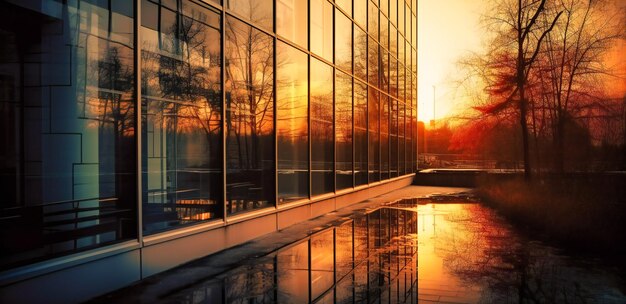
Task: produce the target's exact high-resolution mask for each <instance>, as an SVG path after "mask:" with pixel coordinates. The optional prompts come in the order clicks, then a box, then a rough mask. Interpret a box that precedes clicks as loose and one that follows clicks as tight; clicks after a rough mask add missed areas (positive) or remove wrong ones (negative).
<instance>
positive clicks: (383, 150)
mask: <svg viewBox="0 0 626 304" xmlns="http://www.w3.org/2000/svg"><path fill="white" fill-rule="evenodd" d="M380 174H381V179H388V178H389V98H388V97H387V95H385V94H381V96H380Z"/></svg>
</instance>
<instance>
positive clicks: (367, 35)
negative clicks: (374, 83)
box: [353, 0, 370, 288]
mask: <svg viewBox="0 0 626 304" xmlns="http://www.w3.org/2000/svg"><path fill="white" fill-rule="evenodd" d="M353 1H358V0H353ZM369 6H370V1H369V0H365V113H366V115H365V117H366V119H365V121H366V123H367V128H366V129H365V134H366V135H365V138H366V139H367V153H365V155H366V156H365V157H366V160H367V161H366V165H365V168H366V170H365V172H366V175H367V178H366V179H365V180H366V183H367V184H368V185H369V184H370V148H369V147H370V100H369V95H370V90H369V72H370V71H369V65H370V62H369V58H368V55H369V52H370V50H369V43H370V42H369V41H370V40H369V31H368V30H369V26H370V25H369V23H370V22H369V20H370V19H369V14H370V10H369ZM368 267H369V266H368ZM368 276H369V275H368ZM367 285H368V286H369V278H368V284H367ZM368 288H369V287H368Z"/></svg>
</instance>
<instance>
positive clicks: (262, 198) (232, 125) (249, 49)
mask: <svg viewBox="0 0 626 304" xmlns="http://www.w3.org/2000/svg"><path fill="white" fill-rule="evenodd" d="M273 43H274V40H273V38H272V37H270V36H268V35H266V34H265V33H263V32H261V31H259V30H256V29H254V28H252V27H251V26H249V25H246V24H244V23H243V22H240V21H238V20H237V19H235V18H233V17H227V18H226V45H225V46H224V51H225V60H226V63H225V67H226V71H225V72H226V73H225V75H226V81H225V84H224V88H225V90H226V104H225V106H226V170H227V171H226V201H227V202H226V211H227V212H228V213H235V212H239V211H245V210H253V209H257V208H263V207H267V206H271V205H273V202H274V196H275V187H274V183H275V178H274V100H273V97H274V96H273V95H274V94H273V89H274V83H273V82H274V73H273V71H274V68H273V64H274V61H273V58H274V47H273Z"/></svg>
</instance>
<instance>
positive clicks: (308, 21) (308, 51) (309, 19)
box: [306, 0, 313, 302]
mask: <svg viewBox="0 0 626 304" xmlns="http://www.w3.org/2000/svg"><path fill="white" fill-rule="evenodd" d="M307 19H308V20H307V36H308V47H307V61H306V64H307V81H306V85H307V95H306V96H307V140H308V148H309V153H308V154H309V155H308V161H309V168H308V170H307V171H308V173H309V174H308V177H309V180H308V182H309V197H308V199H311V197H313V181H312V180H313V170H312V165H311V164H312V159H313V157H312V155H311V53H310V50H311V0H309V1H308V4H307ZM310 245H311V244H310V243H309V282H310V281H311V269H310V266H311V263H310V260H311V256H310V255H311V251H310ZM310 285H311V284H310V283H309V302H310V301H311V286H310Z"/></svg>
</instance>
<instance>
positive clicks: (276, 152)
mask: <svg viewBox="0 0 626 304" xmlns="http://www.w3.org/2000/svg"><path fill="white" fill-rule="evenodd" d="M273 14H274V16H273V18H274V35H273V36H272V40H273V43H274V49H273V53H272V56H273V57H272V60H273V62H272V69H273V70H274V79H272V86H273V87H272V102H273V105H272V108H273V109H272V112H273V113H274V117H273V118H272V120H273V123H274V128H273V133H274V209H278V195H279V193H278V128H277V124H278V100H277V95H276V93H277V90H276V86H277V85H276V84H277V83H278V81H277V80H276V79H277V75H278V74H277V73H276V71H277V66H276V48H277V47H278V40H277V38H276V28H277V27H276V5H274V10H273ZM278 227H279V225H278V217H276V228H277V229H278Z"/></svg>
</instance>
